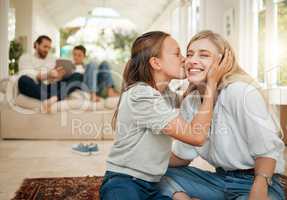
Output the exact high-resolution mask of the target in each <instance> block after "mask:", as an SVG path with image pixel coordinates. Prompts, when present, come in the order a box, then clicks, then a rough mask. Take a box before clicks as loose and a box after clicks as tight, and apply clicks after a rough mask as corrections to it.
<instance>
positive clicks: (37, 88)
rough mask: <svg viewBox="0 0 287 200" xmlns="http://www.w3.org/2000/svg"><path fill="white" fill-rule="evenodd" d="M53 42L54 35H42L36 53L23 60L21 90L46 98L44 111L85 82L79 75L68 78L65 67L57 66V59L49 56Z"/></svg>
mask: <svg viewBox="0 0 287 200" xmlns="http://www.w3.org/2000/svg"><path fill="white" fill-rule="evenodd" d="M51 45H52V40H51V38H49V37H48V36H46V35H41V36H39V37H38V38H37V40H36V41H35V42H34V49H35V53H34V54H33V55H28V54H26V55H23V56H22V57H21V58H20V61H19V73H20V74H21V76H20V78H19V80H18V88H19V92H20V93H21V94H24V95H26V96H29V97H32V98H35V99H39V100H41V101H43V103H42V109H43V111H44V112H49V111H50V107H51V105H52V104H53V103H55V102H57V101H59V100H62V99H64V98H65V97H66V96H67V95H68V94H70V93H71V92H73V91H74V90H75V89H79V88H80V87H81V82H82V77H81V76H80V75H79V74H72V75H70V76H67V77H66V76H65V70H64V68H63V67H61V66H58V67H55V66H56V59H55V58H53V57H52V56H50V55H49V51H50V49H51Z"/></svg>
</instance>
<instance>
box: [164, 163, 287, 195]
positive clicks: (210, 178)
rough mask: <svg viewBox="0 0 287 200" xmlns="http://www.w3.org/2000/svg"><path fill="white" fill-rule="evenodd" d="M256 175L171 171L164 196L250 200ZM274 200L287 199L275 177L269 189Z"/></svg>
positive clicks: (219, 171) (168, 174)
mask: <svg viewBox="0 0 287 200" xmlns="http://www.w3.org/2000/svg"><path fill="white" fill-rule="evenodd" d="M253 179H254V175H252V174H245V173H240V172H234V171H229V172H227V171H224V170H222V169H221V170H220V169H218V170H216V172H209V171H204V170H201V169H198V168H195V167H189V166H187V167H176V168H169V169H168V170H167V172H166V174H165V176H164V177H163V178H162V180H161V182H160V183H159V187H160V190H161V193H162V194H163V195H166V196H169V197H172V196H173V194H174V193H175V192H185V193H186V194H188V195H189V196H190V197H193V198H198V199H200V200H223V199H227V200H247V199H248V195H249V192H250V189H251V186H252V184H253ZM268 195H269V198H270V199H271V200H283V199H285V195H284V192H283V189H282V187H281V185H280V182H279V180H278V175H274V177H273V184H272V186H269V189H268Z"/></svg>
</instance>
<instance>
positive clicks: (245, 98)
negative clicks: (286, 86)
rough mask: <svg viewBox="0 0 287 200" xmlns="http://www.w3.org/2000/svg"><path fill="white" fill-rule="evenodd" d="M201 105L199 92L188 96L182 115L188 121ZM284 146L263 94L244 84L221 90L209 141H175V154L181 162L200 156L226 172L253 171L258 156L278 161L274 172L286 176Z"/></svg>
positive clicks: (235, 84)
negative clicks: (198, 142) (194, 143)
mask: <svg viewBox="0 0 287 200" xmlns="http://www.w3.org/2000/svg"><path fill="white" fill-rule="evenodd" d="M200 104H201V100H200V96H199V93H198V92H193V93H192V94H190V95H189V96H187V97H186V98H185V99H184V101H183V103H182V107H181V110H180V112H181V115H182V116H183V117H184V118H185V119H186V120H187V121H189V122H191V120H192V118H193V116H194V115H195V114H196V112H197V109H198V107H199V106H200ZM284 147H285V145H284V143H283V141H282V140H281V139H280V129H278V126H277V121H276V120H275V119H274V116H272V115H271V114H270V112H269V111H268V106H267V104H266V102H265V100H264V99H263V97H262V95H261V93H260V92H259V91H258V90H257V89H256V88H255V87H254V86H253V85H250V84H247V83H244V82H234V83H232V84H230V85H228V86H227V87H226V88H224V89H222V91H221V92H220V95H219V96H218V99H217V102H216V104H215V108H214V113H213V119H212V125H211V127H210V130H209V137H208V140H207V142H206V143H205V144H204V145H203V146H202V147H193V146H191V145H188V144H185V143H182V142H180V141H175V142H174V144H173V153H174V154H175V155H177V156H178V157H180V158H182V159H187V160H192V159H194V158H195V157H197V156H201V157H202V158H203V159H205V160H207V161H208V162H209V163H210V164H211V165H213V166H214V167H222V168H223V169H224V170H237V169H250V168H254V167H255V159H256V158H257V157H269V158H273V159H275V160H276V161H277V162H276V169H275V173H280V174H283V173H284V164H285V161H284Z"/></svg>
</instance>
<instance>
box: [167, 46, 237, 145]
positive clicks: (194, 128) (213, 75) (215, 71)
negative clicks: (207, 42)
mask: <svg viewBox="0 0 287 200" xmlns="http://www.w3.org/2000/svg"><path fill="white" fill-rule="evenodd" d="M220 61H221V56H219V57H218V58H217V60H216V61H215V62H214V64H213V65H212V66H211V68H210V70H209V73H208V75H207V85H206V90H205V94H204V96H203V102H202V104H201V105H200V107H199V109H198V112H197V114H196V115H195V116H194V118H193V119H192V122H191V123H188V122H187V121H185V120H184V119H183V118H182V117H181V116H178V117H176V118H175V119H174V120H172V121H171V122H170V123H169V124H168V125H167V126H166V127H165V128H164V129H163V132H164V133H165V134H167V135H169V136H170V137H172V138H174V139H177V140H179V141H182V142H184V143H187V144H191V145H194V146H202V145H203V144H204V142H205V140H206V138H207V136H208V130H209V127H210V124H211V120H212V114H213V105H214V104H215V99H216V97H217V84H218V82H219V81H220V79H221V78H222V76H223V75H224V74H225V73H226V72H228V71H229V70H230V69H231V64H232V62H233V61H232V56H231V52H230V51H229V50H226V52H225V56H224V59H223V61H222V62H221V63H220Z"/></svg>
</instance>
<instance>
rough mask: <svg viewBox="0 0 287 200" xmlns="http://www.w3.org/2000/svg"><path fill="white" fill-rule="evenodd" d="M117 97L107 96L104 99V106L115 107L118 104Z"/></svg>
mask: <svg viewBox="0 0 287 200" xmlns="http://www.w3.org/2000/svg"><path fill="white" fill-rule="evenodd" d="M118 101H119V97H108V98H106V99H105V108H107V109H115V108H116V107H117V105H118Z"/></svg>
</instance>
